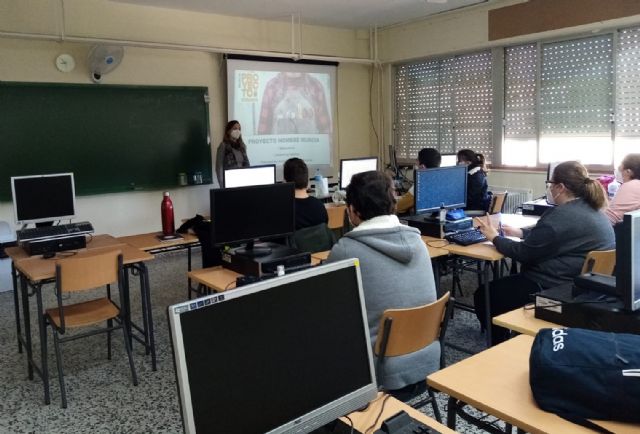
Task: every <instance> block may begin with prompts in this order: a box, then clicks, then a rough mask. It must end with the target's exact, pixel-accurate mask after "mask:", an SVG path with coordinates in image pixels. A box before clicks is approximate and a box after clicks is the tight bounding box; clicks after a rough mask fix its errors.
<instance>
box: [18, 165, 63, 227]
mask: <svg viewBox="0 0 640 434" xmlns="http://www.w3.org/2000/svg"><path fill="white" fill-rule="evenodd" d="M11 194H12V196H13V210H14V213H15V217H16V223H17V224H27V223H41V222H49V221H54V220H62V219H71V218H74V217H75V214H76V211H75V210H76V195H75V185H74V182H73V173H56V174H52V175H31V176H13V177H11Z"/></svg>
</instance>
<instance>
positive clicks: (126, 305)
mask: <svg viewBox="0 0 640 434" xmlns="http://www.w3.org/2000/svg"><path fill="white" fill-rule="evenodd" d="M122 302H123V303H122V304H123V306H120V308H121V309H124V312H123V313H124V315H123V316H124V326H125V327H126V328H127V333H128V335H129V346H130V347H131V348H133V334H132V332H131V302H130V297H129V268H128V267H125V268H124V281H123V282H122Z"/></svg>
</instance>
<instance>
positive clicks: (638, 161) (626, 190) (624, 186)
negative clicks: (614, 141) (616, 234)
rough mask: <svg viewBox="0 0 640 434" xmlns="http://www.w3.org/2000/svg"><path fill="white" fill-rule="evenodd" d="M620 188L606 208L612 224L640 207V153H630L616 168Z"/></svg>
mask: <svg viewBox="0 0 640 434" xmlns="http://www.w3.org/2000/svg"><path fill="white" fill-rule="evenodd" d="M616 181H618V182H620V183H621V185H620V188H618V192H617V193H616V195H615V196H614V198H613V199H612V200H611V202H610V203H609V206H608V207H607V208H606V209H605V210H604V212H605V214H606V215H607V218H608V219H609V221H610V222H611V224H613V225H615V224H617V223H620V222H621V221H622V216H623V215H624V213H626V212H629V211H635V210H638V209H640V154H629V155H627V156H626V157H624V159H623V160H622V163H620V167H618V168H617V169H616Z"/></svg>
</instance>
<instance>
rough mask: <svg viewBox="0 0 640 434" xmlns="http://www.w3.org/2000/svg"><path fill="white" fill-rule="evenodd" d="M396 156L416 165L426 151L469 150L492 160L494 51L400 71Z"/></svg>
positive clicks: (419, 65) (397, 97)
mask: <svg viewBox="0 0 640 434" xmlns="http://www.w3.org/2000/svg"><path fill="white" fill-rule="evenodd" d="M395 89H396V125H395V129H396V154H397V157H398V158H399V159H403V160H415V159H416V158H417V155H418V151H420V149H422V148H425V147H430V148H436V149H438V150H439V151H440V152H442V153H452V152H456V151H458V150H460V149H465V148H471V149H474V150H476V151H477V152H480V153H483V154H484V155H485V157H486V158H487V160H488V161H491V157H492V153H493V146H492V119H493V118H492V110H491V105H492V100H493V87H492V82H491V52H490V51H483V52H481V53H474V54H468V55H462V56H455V57H450V58H446V59H441V60H434V61H427V62H420V63H413V64H407V65H401V66H399V67H398V68H397V69H396V85H395Z"/></svg>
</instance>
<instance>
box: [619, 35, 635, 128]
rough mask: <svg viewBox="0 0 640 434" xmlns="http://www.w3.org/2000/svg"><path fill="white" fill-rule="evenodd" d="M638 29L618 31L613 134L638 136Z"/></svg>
mask: <svg viewBox="0 0 640 434" xmlns="http://www.w3.org/2000/svg"><path fill="white" fill-rule="evenodd" d="M638 65H640V28H635V29H626V30H621V31H620V32H619V34H618V50H617V55H616V137H640V69H639V68H638Z"/></svg>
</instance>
